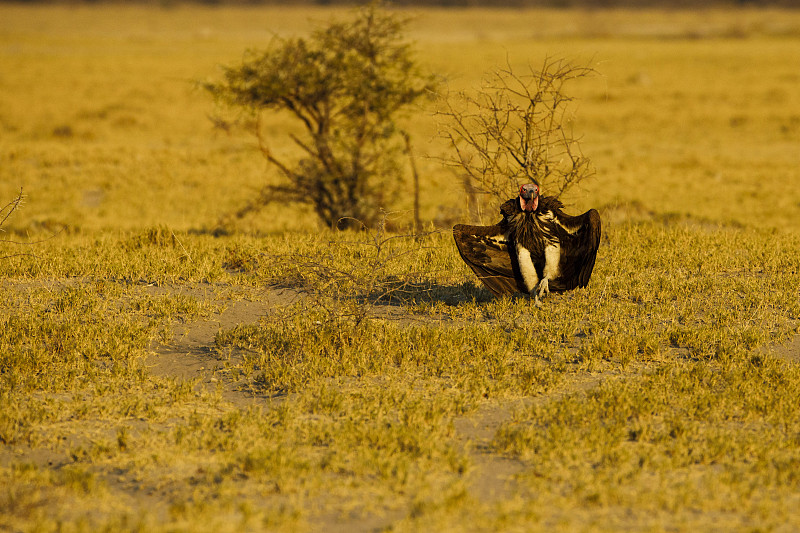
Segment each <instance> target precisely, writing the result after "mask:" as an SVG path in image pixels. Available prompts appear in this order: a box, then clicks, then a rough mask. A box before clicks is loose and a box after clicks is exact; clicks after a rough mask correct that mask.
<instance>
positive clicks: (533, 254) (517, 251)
mask: <svg viewBox="0 0 800 533" xmlns="http://www.w3.org/2000/svg"><path fill="white" fill-rule="evenodd" d="M563 208H564V204H563V203H562V202H561V201H560V200H559V199H558V198H556V197H555V196H541V195H540V188H539V184H538V183H536V182H534V183H527V184H525V185H522V186H521V187H520V188H519V195H518V196H517V197H516V198H511V199H510V200H508V201H506V202H504V203H503V204H502V205H501V206H500V214H501V215H502V217H503V218H502V220H500V222H498V223H497V224H495V225H493V226H470V225H466V224H457V225H455V226H453V238H454V239H455V241H456V247H457V248H458V252H459V254H460V255H461V258H462V259H463V260H464V262H465V263H467V265H468V266H469V267H470V268H471V269H472V271H473V272H475V274H476V275H477V276H478V279H480V280H481V281H482V282H483V284H484V285H485V286H486V287H487V288H488V289H489V290H490V291H491V292H492V293H493V294H494V295H495V296H498V297H502V296H510V295H513V294H514V293H517V292H519V293H522V294H528V295H533V296H534V301H535V304H536V305H537V306H541V299H542V298H544V296H545V295H547V294H549V293H550V292H563V291H569V290H572V289H575V288H577V287H586V286H587V285H588V284H589V279H590V278H591V276H592V270H593V269H594V263H595V258H596V257H597V249H598V248H599V246H600V232H601V222H600V213H598V212H597V210H596V209H589V210H588V211H587V212H585V213H583V214H582V215H577V216H570V215H567V214H566V213H564V212H563V211H562V209H563Z"/></svg>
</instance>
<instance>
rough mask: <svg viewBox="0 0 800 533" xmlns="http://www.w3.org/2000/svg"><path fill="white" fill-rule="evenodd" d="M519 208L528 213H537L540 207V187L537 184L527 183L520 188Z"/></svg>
mask: <svg viewBox="0 0 800 533" xmlns="http://www.w3.org/2000/svg"><path fill="white" fill-rule="evenodd" d="M519 206H520V207H521V208H522V210H523V211H526V212H528V213H530V212H533V211H536V208H537V207H539V186H538V185H537V184H535V183H526V184H525V185H523V186H522V187H520V188H519Z"/></svg>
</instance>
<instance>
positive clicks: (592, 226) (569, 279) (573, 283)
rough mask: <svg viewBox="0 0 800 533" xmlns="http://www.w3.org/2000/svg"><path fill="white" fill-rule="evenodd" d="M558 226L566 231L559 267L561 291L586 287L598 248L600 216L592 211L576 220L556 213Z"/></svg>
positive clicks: (577, 217)
mask: <svg viewBox="0 0 800 533" xmlns="http://www.w3.org/2000/svg"><path fill="white" fill-rule="evenodd" d="M558 223H559V224H560V225H561V226H562V227H563V228H565V229H566V230H567V236H565V238H564V241H566V242H562V246H561V254H562V255H561V261H560V265H559V267H560V268H559V270H560V271H561V275H560V277H561V283H562V284H563V290H572V289H574V288H576V287H586V285H588V284H589V279H590V278H591V277H592V270H593V269H594V262H595V258H596V257H597V249H598V248H599V247H600V214H599V213H598V212H597V211H596V210H594V209H590V210H589V211H587V212H586V213H584V214H582V215H578V216H576V217H571V216H568V215H564V214H563V213H560V212H559V216H558Z"/></svg>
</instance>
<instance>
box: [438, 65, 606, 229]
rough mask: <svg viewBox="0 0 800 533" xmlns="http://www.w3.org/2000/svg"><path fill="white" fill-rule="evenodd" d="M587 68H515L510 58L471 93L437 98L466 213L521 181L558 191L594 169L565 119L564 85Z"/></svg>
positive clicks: (503, 196) (478, 212) (478, 210)
mask: <svg viewBox="0 0 800 533" xmlns="http://www.w3.org/2000/svg"><path fill="white" fill-rule="evenodd" d="M593 72H594V71H593V70H592V69H591V68H589V67H582V66H575V65H573V64H571V63H570V62H568V61H566V60H563V59H561V60H554V59H550V58H547V59H545V61H544V63H543V65H542V67H541V68H540V69H536V68H534V67H532V66H529V67H528V70H527V71H526V72H525V73H523V74H520V73H518V72H515V71H514V70H513V69H512V67H511V65H510V64H509V65H506V66H505V67H503V68H498V69H496V70H494V71H492V72H491V73H489V74H488V76H487V77H486V79H485V80H484V81H483V84H482V87H481V88H480V89H479V90H478V91H476V92H475V93H474V94H470V93H467V92H459V93H457V94H454V95H450V94H448V95H446V97H445V98H443V99H442V105H443V108H442V109H441V110H440V111H439V112H438V115H439V116H441V117H443V118H444V121H443V124H442V135H443V136H444V138H445V140H446V141H448V144H449V145H450V147H451V148H452V155H450V156H448V157H446V158H445V163H446V164H448V165H449V166H451V167H453V168H455V169H456V171H457V172H458V173H459V174H461V175H462V176H463V179H464V187H465V192H466V194H467V197H468V199H469V204H470V205H469V207H470V211H471V213H470V214H471V215H472V216H474V217H476V218H478V219H480V218H481V216H482V205H481V204H482V202H480V201H479V200H478V199H477V198H476V195H483V196H488V197H489V198H487V199H486V202H491V203H492V204H493V205H496V204H499V203H502V202H503V201H505V200H507V199H508V198H509V196H510V193H513V192H514V191H516V189H517V188H518V187H519V186H520V185H522V184H523V183H529V182H531V181H536V182H537V183H539V185H540V186H541V188H542V190H543V191H544V192H545V194H547V195H550V196H561V195H562V194H563V193H564V192H566V191H567V190H569V189H570V188H572V187H573V186H575V185H577V184H578V183H580V182H581V181H583V180H585V179H587V178H589V177H591V176H592V175H593V169H592V166H591V163H590V160H589V159H588V158H587V157H585V156H584V155H583V153H582V152H581V149H580V146H579V143H578V139H577V138H576V137H575V135H574V133H573V131H572V128H571V123H572V119H573V111H572V107H571V105H570V104H571V102H572V101H573V98H572V97H570V96H568V95H567V93H566V92H565V86H566V85H567V84H568V83H569V82H571V81H574V80H576V79H579V78H583V77H586V76H589V75H590V74H592V73H593Z"/></svg>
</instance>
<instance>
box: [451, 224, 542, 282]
mask: <svg viewBox="0 0 800 533" xmlns="http://www.w3.org/2000/svg"><path fill="white" fill-rule="evenodd" d="M453 238H454V239H455V241H456V246H457V247H458V253H460V254H461V258H462V259H463V260H464V262H465V263H467V265H469V267H470V268H471V269H472V271H473V272H475V274H476V275H477V276H478V279H480V280H481V281H482V282H483V284H484V285H486V287H487V288H488V289H489V290H490V291H492V293H494V294H495V295H496V296H503V295H511V294H514V293H515V292H527V291H526V290H525V288H524V287H521V286H520V285H519V283H518V281H517V280H519V279H521V276H520V275H519V266H518V265H517V260H516V257H515V255H514V254H513V253H510V252H511V251H510V250H509V243H508V241H507V240H506V236H505V232H504V230H503V229H502V228H501V227H500V226H499V225H495V226H467V225H464V224H458V225H456V226H454V227H453Z"/></svg>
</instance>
